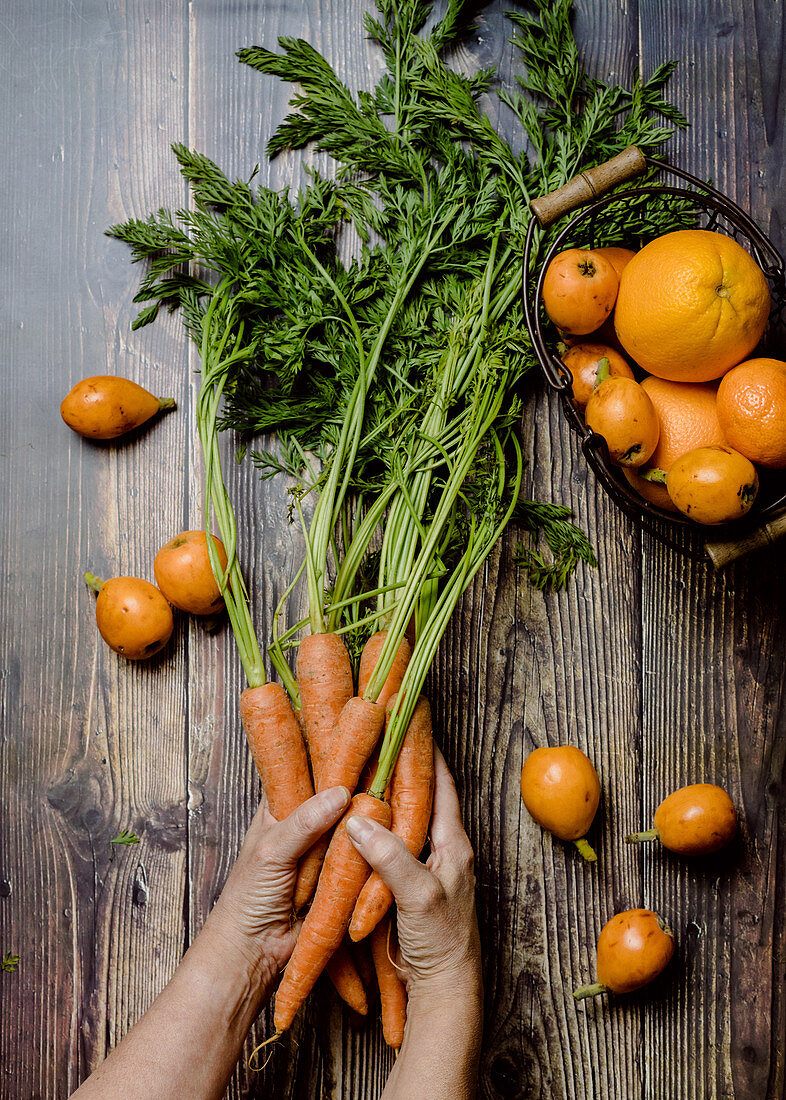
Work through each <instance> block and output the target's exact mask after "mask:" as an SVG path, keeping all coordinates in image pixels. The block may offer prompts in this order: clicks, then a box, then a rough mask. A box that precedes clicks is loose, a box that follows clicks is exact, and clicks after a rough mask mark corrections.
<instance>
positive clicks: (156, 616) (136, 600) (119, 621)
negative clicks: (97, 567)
mask: <svg viewBox="0 0 786 1100" xmlns="http://www.w3.org/2000/svg"><path fill="white" fill-rule="evenodd" d="M84 578H85V581H86V582H87V584H88V585H89V586H90V587H91V588H92V589H93V590H94V591H96V592H98V599H97V600H96V623H97V625H98V630H99V633H100V634H101V637H102V638H103V639H104V641H105V642H106V644H107V645H108V646H109V647H110V649H113V650H114V651H115V653H119V654H120V656H121V657H126V658H127V659H128V660H129V661H141V660H144V659H145V658H147V657H152V656H153V654H155V653H158V651H159V650H160V649H163V648H164V646H165V645H166V644H167V642H168V641H169V639H170V638H171V636H172V631H173V629H174V626H175V623H174V619H173V618H172V608H171V607H170V606H169V604H168V603H167V601H166V600H165V599H164V597H163V595H162V594H161V593H160V592H159V590H158V589H157V588H156V586H155V585H154V584H151V583H150V582H149V581H143V580H142V579H141V578H140V577H112V578H111V579H110V580H108V581H102V580H101V579H100V577H96V576H95V575H94V574H93V573H85V574H84Z"/></svg>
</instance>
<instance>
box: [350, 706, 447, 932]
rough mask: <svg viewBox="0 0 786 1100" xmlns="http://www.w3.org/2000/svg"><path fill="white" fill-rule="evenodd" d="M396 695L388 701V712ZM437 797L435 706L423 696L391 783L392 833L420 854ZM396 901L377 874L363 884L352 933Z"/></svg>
mask: <svg viewBox="0 0 786 1100" xmlns="http://www.w3.org/2000/svg"><path fill="white" fill-rule="evenodd" d="M394 703H395V697H394V698H392V699H391V700H390V701H389V702H388V713H389V712H390V710H391V709H392V707H393V705H394ZM433 799H434V739H433V736H432V732H431V708H430V707H429V704H428V700H427V699H425V698H424V697H423V696H421V697H420V699H418V701H417V703H416V705H415V710H414V713H413V715H412V718H411V719H410V722H409V726H408V727H407V733H406V736H405V738H404V743H403V745H402V746H401V752H400V754H399V758H398V760H397V761H396V768H395V771H394V772H393V779H392V781H391V785H390V809H391V832H393V833H395V835H396V836H400V837H401V839H402V840H403V841H404V843H405V844H406V846H407V847H408V848H409V850H410V852H412V854H413V856H415V857H417V856H419V855H420V853H421V852H422V851H423V845H424V844H425V843H426V837H427V836H428V827H429V822H430V821H431V804H432V802H433ZM392 903H393V895H392V893H391V892H390V890H389V889H388V887H387V886H386V885H385V883H384V882H383V881H382V879H381V878H380V877H379V875H378V874H377V873H376V871H375V872H374V873H373V874H372V875H371V877H370V878H369V880H368V882H367V883H366V884H365V886H364V887H363V890H362V891H361V894H360V897H359V898H358V903H357V905H356V906H355V912H354V913H353V914H352V921H351V923H350V925H349V934H350V936H351V937H352V939H353V940H362V939H363V937H364V936H367V935H368V934H369V932H371V930H372V929H373V928H375V927H376V925H377V924H379V922H380V921H381V920H382V918H383V916H384V915H385V913H386V912H387V911H388V909H389V908H390V906H391V904H392Z"/></svg>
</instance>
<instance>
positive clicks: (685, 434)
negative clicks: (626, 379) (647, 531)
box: [623, 377, 726, 512]
mask: <svg viewBox="0 0 786 1100" xmlns="http://www.w3.org/2000/svg"><path fill="white" fill-rule="evenodd" d="M641 388H642V389H643V390H644V391H645V392H646V394H647V395H648V397H649V399H650V401H652V404H653V405H654V406H655V412H656V413H657V414H658V422H659V424H660V435H659V436H658V445H657V447H656V448H655V450H654V451H653V453H652V456H651V458H650V461H649V463H648V465H649V467H650V468H652V469H656V470H662V471H663V472H664V473H668V472H669V470H670V469H671V467H672V466H673V465H674V463H675V461H676V460H677V459H678V458H679V456H680V455H682V454H685V452H686V451H692V450H693V449H694V447H707V446H710V445H711V444H714V443H717V444H725V442H726V440H725V438H724V435H723V432H722V430H721V426H720V423H719V422H718V410H717V407H716V402H715V389H714V387H713V386H708V385H699V384H694V383H690V382H669V381H666V380H665V379H662V378H652V377H650V378H645V379H644V381H643V382H642V383H641ZM641 472H642V471H636V470H630V469H623V473H624V474H625V477H626V478H627V479H628V481H629V482H630V484H631V485H632V486H633V488H634V489H635V490H636V492H637V493H639V495H640V496H642V497H644V499H645V500H648V501H649V502H650V503H651V504H655V505H657V506H658V507H659V508H663V509H665V510H666V511H669V512H676V511H677V508H676V507H675V505H674V504H673V503H672V500H671V497H670V496H669V494H668V490H667V489H666V486H665V485H663V484H657V483H653V482H649V481H645V480H644V478H643V477H640V476H639V474H640V473H641Z"/></svg>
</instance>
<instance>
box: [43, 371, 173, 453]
mask: <svg viewBox="0 0 786 1100" xmlns="http://www.w3.org/2000/svg"><path fill="white" fill-rule="evenodd" d="M174 407H175V402H174V401H173V399H172V398H171V397H154V396H153V394H152V393H148V391H147V390H146V389H143V388H142V386H138V385H137V384H136V382H132V381H131V380H130V379H129V378H118V377H117V376H116V375H114V374H94V375H92V376H91V377H90V378H83V379H82V381H81V382H77V384H76V385H75V386H74V387H73V389H71V390H70V391H69V392H68V393H67V394H66V396H65V397H64V398H63V400H62V402H61V404H60V415H61V416H62V418H63V420H64V421H65V422H66V424H67V425H68V427H69V428H71V429H72V430H73V431H75V432H77V434H78V435H83V436H86V437H87V438H88V439H116V438H117V437H118V436H119V435H125V433H126V432H130V431H132V430H133V429H134V428H139V427H140V426H141V425H142V424H145V423H146V422H147V421H148V420H150V418H151V417H152V416H155V415H156V413H157V412H161V411H163V410H166V409H174Z"/></svg>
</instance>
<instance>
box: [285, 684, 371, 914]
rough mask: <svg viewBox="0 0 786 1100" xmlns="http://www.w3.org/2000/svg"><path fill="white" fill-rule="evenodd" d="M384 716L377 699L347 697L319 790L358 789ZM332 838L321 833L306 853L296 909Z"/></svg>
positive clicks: (311, 889) (314, 880) (306, 895)
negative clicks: (373, 701)
mask: <svg viewBox="0 0 786 1100" xmlns="http://www.w3.org/2000/svg"><path fill="white" fill-rule="evenodd" d="M384 720H385V710H384V708H383V707H381V706H379V704H378V703H368V702H366V700H365V699H359V698H357V696H354V697H353V698H352V699H350V700H348V702H347V703H346V705H345V707H344V709H343V710H342V711H341V714H340V715H339V718H338V722H337V723H336V728H335V730H334V731H333V739H332V741H331V746H330V751H329V752H328V753H327V754H326V756H325V758H324V762H323V764H322V770H321V772H320V773H319V776H318V777H317V782H316V788H317V790H318V791H326V790H328V788H329V787H338V786H344V787H346V788H347V790H349V791H354V790H355V787H356V786H357V783H358V780H359V778H360V773H361V772H362V771H363V765H364V764H365V763H366V760H367V759H368V757H369V755H370V754H371V752H372V751H373V750H374V747H375V746H376V744H377V741H379V735H380V733H381V732H382V725H383V722H384ZM375 770H376V769H375ZM329 839H330V838H329V837H328V836H323V837H320V839H319V840H318V841H317V842H316V844H314V845H313V846H312V847H311V848H309V850H308V851H307V852H306V854H305V856H304V857H303V860H302V870H301V874H300V875H299V876H298V884H297V888H296V890H295V898H294V906H295V912H299V911H300V910H301V909H302V908H303V906H304V905H305V904H306V903H307V902H308V901H310V900H311V895H312V894H313V893H314V890H315V889H316V885H317V879H318V878H319V872H320V869H321V867H322V863H323V861H324V859H325V852H326V851H327V846H328V841H329Z"/></svg>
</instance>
